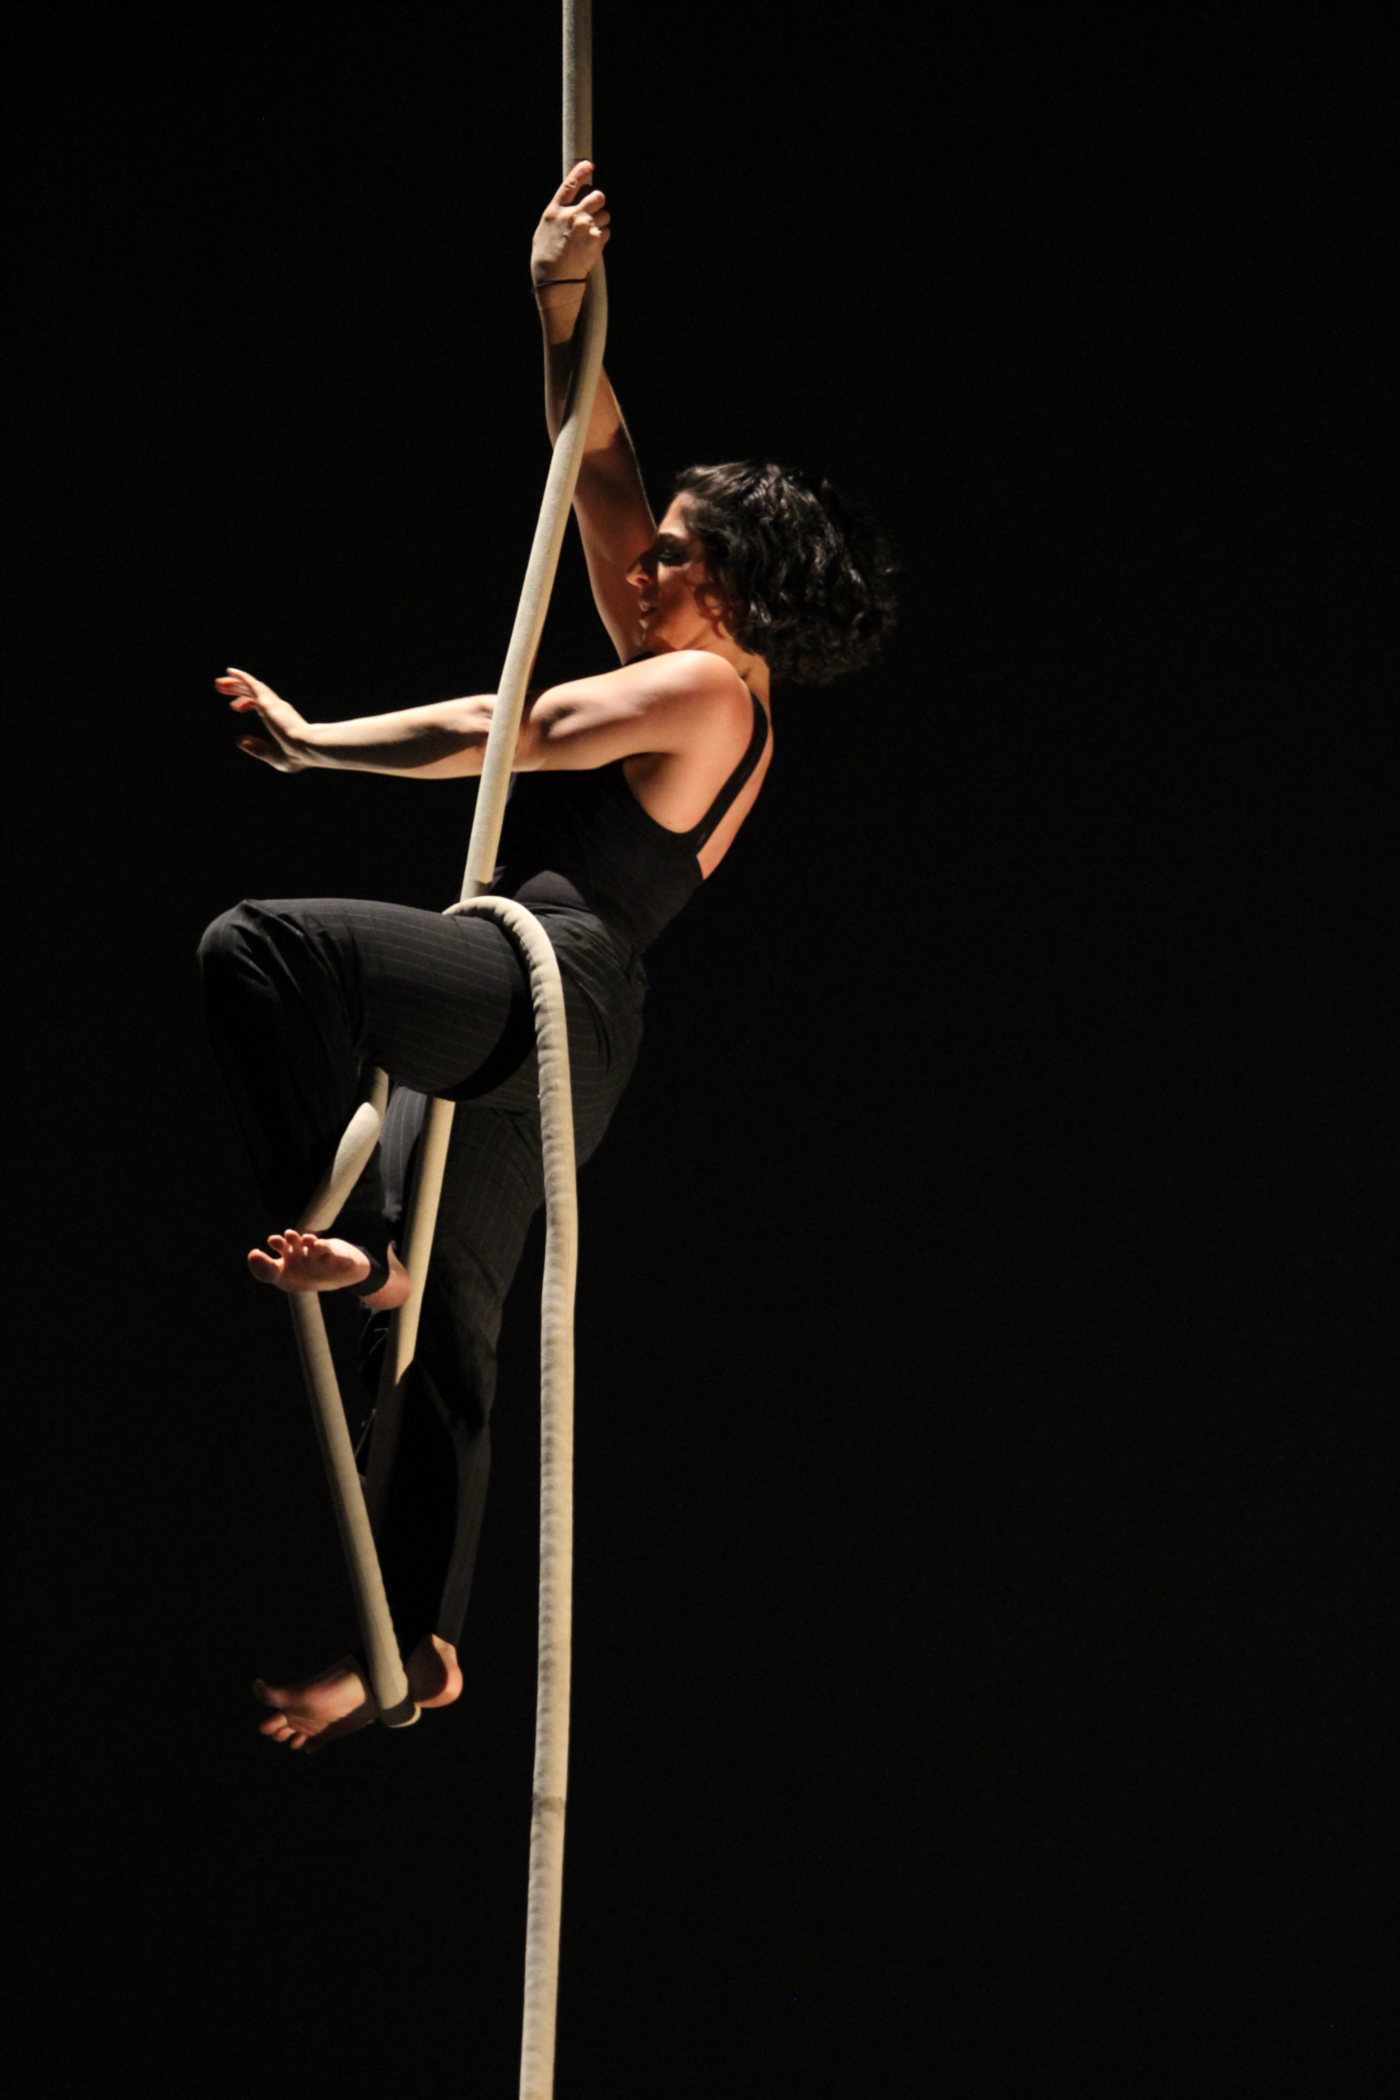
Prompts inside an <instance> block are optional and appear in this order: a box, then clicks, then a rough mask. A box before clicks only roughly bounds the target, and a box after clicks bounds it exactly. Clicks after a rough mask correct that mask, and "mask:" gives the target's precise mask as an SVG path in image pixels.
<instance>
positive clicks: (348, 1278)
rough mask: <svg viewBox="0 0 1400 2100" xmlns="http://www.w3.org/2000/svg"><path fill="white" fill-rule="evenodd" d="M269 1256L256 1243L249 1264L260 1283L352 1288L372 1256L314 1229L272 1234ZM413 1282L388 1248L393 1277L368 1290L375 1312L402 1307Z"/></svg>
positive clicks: (292, 1287)
mask: <svg viewBox="0 0 1400 2100" xmlns="http://www.w3.org/2000/svg"><path fill="white" fill-rule="evenodd" d="M267 1244H268V1246H269V1247H271V1249H272V1252H271V1254H264V1253H263V1250H262V1248H261V1247H254V1248H253V1250H252V1252H251V1253H250V1254H249V1256H248V1267H249V1269H250V1270H251V1272H252V1274H253V1276H254V1277H255V1278H256V1280H257V1281H258V1282H259V1283H270V1284H272V1285H273V1286H274V1288H275V1289H277V1290H279V1291H343V1290H352V1289H353V1288H354V1286H355V1285H356V1284H357V1283H363V1282H364V1280H365V1278H366V1277H367V1276H368V1275H369V1256H368V1255H367V1254H366V1253H365V1251H364V1248H363V1247H356V1246H354V1245H353V1244H352V1243H351V1242H350V1241H349V1240H332V1239H322V1238H321V1236H320V1235H319V1234H318V1233H315V1232H293V1231H292V1230H290V1229H288V1230H287V1231H286V1232H273V1233H269V1235H268V1241H267ZM411 1288H412V1285H411V1283H410V1281H409V1274H408V1271H407V1269H406V1268H405V1267H404V1265H403V1263H402V1262H401V1261H400V1260H399V1258H398V1256H397V1254H395V1252H394V1250H393V1248H392V1247H391V1248H390V1249H389V1280H388V1282H387V1283H384V1284H381V1285H380V1287H379V1289H378V1290H377V1291H371V1292H368V1293H367V1294H366V1296H365V1298H364V1303H365V1304H366V1305H369V1306H373V1307H374V1309H375V1310H376V1311H382V1312H392V1311H393V1309H394V1307H395V1306H396V1305H402V1304H403V1301H404V1299H405V1298H406V1297H407V1296H408V1294H409V1291H410V1289H411Z"/></svg>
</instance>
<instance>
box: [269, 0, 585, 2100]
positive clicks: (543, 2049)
mask: <svg viewBox="0 0 1400 2100" xmlns="http://www.w3.org/2000/svg"><path fill="white" fill-rule="evenodd" d="M590 15H591V0H564V173H565V174H566V175H567V174H568V172H569V170H570V168H571V167H572V166H573V165H574V163H575V161H577V160H582V159H585V158H590V157H591V155H592V130H593V83H592V24H591V19H590ZM606 330H607V289H606V285H605V282H604V278H603V265H602V263H601V261H599V262H598V263H596V264H595V265H594V268H593V270H592V272H591V274H590V275H589V278H588V282H587V287H586V289H585V292H584V300H583V309H582V313H581V315H580V319H579V329H578V334H577V335H576V337H575V341H576V343H577V345H578V348H577V351H576V354H575V360H574V374H573V380H572V383H571V386H570V389H569V398H568V402H567V405H566V408H565V412H564V422H563V426H562V428H561V430H560V433H559V438H558V441H557V443H556V445H555V447H554V457H553V460H552V461H551V464H550V469H549V479H548V481H547V483H546V484H545V493H544V502H543V505H542V506H541V509H540V517H539V523H538V525H537V526H536V528H535V538H534V544H533V546H532V547H531V550H530V562H529V567H528V568H527V570H526V573H525V585H524V589H523V590H522V592H521V594H520V604H519V607H518V609H517V611H516V615H515V626H514V629H513V631H512V633H511V638H510V647H509V649H508V650H507V652H506V661H505V669H504V670H503V671H502V673H501V679H500V689H499V693H498V696H497V701H496V710H495V714H494V717H493V719H492V723H491V734H490V738H489V740H488V742H487V746H486V754H485V760H484V763H483V766H482V772H481V788H480V791H479V794H478V796H477V804H476V816H475V819H474V821H473V824H472V834H471V843H470V846H469V847H468V851H467V865H466V872H465V874H464V876H463V879H462V895H461V899H460V901H459V902H458V903H456V904H454V905H451V906H450V907H449V910H450V911H451V912H465V911H484V912H489V913H490V914H491V916H492V917H493V918H495V919H497V920H499V921H500V923H501V925H502V926H503V927H504V928H505V930H506V932H507V934H508V935H509V937H510V938H511V940H512V941H514V942H515V944H516V946H517V947H518V948H519V949H520V951H521V953H522V956H523V958H524V961H525V963H526V966H527V968H528V970H529V974H530V989H531V994H532V997H533V1002H534V1012H535V1031H536V1036H537V1040H538V1046H539V1073H540V1125H541V1130H542V1134H543V1141H544V1186H545V1215H546V1239H545V1263H544V1299H543V1305H542V1309H541V1322H540V1328H541V1334H540V1361H541V1392H540V1447H541V1448H540V1631H539V1675H538V1689H537V1700H536V1710H535V1783H534V1807H533V1812H532V1816H531V1824H530V1891H529V1909H528V1915H527V1922H526V1928H525V2015H524V2027H523V2033H522V2040H521V2063H520V2100H548V2096H549V2095H550V2093H551V2092H552V2090H553V2085H554V2017H555V2000H556V1995H557V1987H558V1974H559V1915H560V1906H561V1900H562V1896H563V1871H564V1802H565V1794H566V1786H567V1771H568V1762H569V1647H570V1620H571V1613H572V1578H573V1405H574V1392H573V1385H574V1338H573V1306H574V1276H575V1271H576V1269H577V1264H578V1198H577V1189H576V1185H575V1179H574V1126H573V1099H572V1095H571V1093H570V1090H569V1041H568V1031H567V1026H566V1022H565V1014H564V991H563V985H562V983H561V981H560V976H559V966H558V964H557V962H556V961H555V959H554V950H553V949H552V948H551V946H550V944H549V941H548V939H547V938H546V936H545V933H544V929H543V928H542V927H541V925H540V923H539V921H538V920H537V919H535V918H533V917H532V916H531V914H530V913H529V912H528V911H526V910H525V909H524V907H523V906H522V905H519V904H516V903H514V902H513V901H512V900H511V899H509V898H506V897H487V896H485V895H483V892H484V891H485V890H486V888H487V886H488V884H489V883H490V881H491V879H492V875H493V872H494V869H495V864H496V850H497V847H498V845H499V843H500V836H501V825H502V822H503V820H504V817H505V805H506V795H507V792H508V790H509V787H510V777H511V765H512V760H513V758H514V755H515V745H516V739H517V737H518V735H519V733H520V722H521V717H522V715H523V713H524V709H525V689H526V683H527V680H528V679H529V676H530V671H531V668H532V666H533V664H534V660H535V653H536V651H537V649H538V647H539V641H540V635H541V633H542V631H543V628H544V621H545V614H546V613H547V611H548V609H549V598H550V592H551V590H552V588H553V584H554V575H555V570H556V569H557V567H558V563H559V550H560V548H561V546H562V544H563V539H564V528H565V526H566V525H567V523H568V518H569V508H570V505H571V503H572V502H573V494H574V485H575V483H576V481H577V480H578V472H579V466H580V463H581V461H582V457H583V446H584V440H585V437H586V435H587V432H588V424H589V419H590V417H591V415H592V412H593V397H594V394H595V392H596V391H597V385H598V374H599V372H600V370H601V369H602V362H603V341H604V336H605V334H606ZM388 1092H389V1083H388V1079H387V1077H386V1075H385V1074H384V1073H383V1072H380V1071H375V1072H374V1073H373V1074H372V1076H371V1079H370V1083H369V1086H368V1088H367V1092H366V1097H365V1099H364V1100H363V1101H362V1102H361V1104H360V1106H359V1108H358V1109H357V1110H356V1111H355V1114H354V1115H353V1117H352V1118H351V1120H350V1123H349V1125H348V1127H347V1129H346V1131H345V1135H344V1136H343V1137H342V1138H341V1141H340V1144H339V1146H338V1147H337V1149H336V1156H335V1159H334V1161H333V1163H332V1165H331V1167H330V1170H329V1172H328V1173H327V1174H326V1177H325V1179H324V1181H323V1182H322V1185H321V1187H320V1189H319V1190H318V1191H317V1193H316V1195H315V1197H314V1198H313V1200H312V1202H311V1204H310V1206H309V1208H308V1209H307V1211H306V1213H305V1215H304V1216H303V1217H302V1219H301V1221H300V1226H299V1230H301V1231H302V1232H318V1233H323V1232H325V1231H327V1230H328V1228H329V1227H330V1225H331V1224H332V1223H333V1221H334V1219H335V1218H336V1216H337V1214H338V1212H339V1211H340V1208H341V1206H342V1204H343V1203H344V1201H345V1199H346V1197H347V1196H348V1195H349V1193H350V1190H351V1189H352V1188H353V1186H354V1184H355V1182H356V1180H357V1179H358V1178H359V1174H360V1171H361V1169H362V1168H363V1166H364V1164H365V1162H366V1161H367V1160H368V1158H369V1156H370V1154H371V1152H372V1151H373V1150H374V1147H375V1145H376V1143H377V1142H378V1138H379V1130H380V1125H381V1123H382V1121H383V1116H384V1108H385V1104H386V1102H387V1100H388ZM452 1111H453V1104H452V1103H451V1102H450V1101H441V1100H438V1101H434V1102H433V1103H432V1106H431V1108H430V1109H429V1112H428V1117H427V1121H426V1125H425V1128H424V1132H423V1136H422V1139H421V1141H420V1144H419V1148H418V1153H419V1156H418V1167H417V1172H416V1175H415V1180H414V1187H413V1192H412V1195H411V1197H410V1199H409V1208H408V1224H407V1230H406V1238H407V1251H406V1260H407V1264H408V1272H409V1275H410V1277H411V1278H412V1290H411V1292H410V1294H409V1296H408V1298H407V1300H406V1301H405V1303H404V1304H403V1305H402V1306H400V1307H399V1309H398V1311H397V1312H396V1313H394V1315H393V1316H392V1321H391V1325H390V1329H389V1336H388V1341H387V1344H386V1347H385V1352H384V1367H383V1372H382V1375H381V1379H380V1386H379V1397H378V1403H377V1406H376V1409H375V1419H374V1433H373V1439H372V1442H371V1446H370V1456H369V1470H368V1480H367V1487H366V1488H365V1489H362V1488H361V1485H360V1477H359V1474H358V1472H357V1471H356V1468H355V1456H354V1451H353V1449H352V1446H351V1442H350V1434H349V1430H348V1428H347V1426H346V1420H345V1411H344V1409H343V1407H342V1406H341V1400H340V1390H339V1386H338V1385H337V1382H336V1376H335V1369H334V1366H333V1364H332V1361H331V1353H330V1348H329V1346H328V1344H327V1341H326V1329H325V1322H324V1320H323V1318H322V1315H321V1307H320V1301H319V1299H318V1298H317V1297H316V1295H315V1293H314V1292H308V1293H306V1294H300V1295H292V1296H289V1298H288V1301H287V1302H288V1304H289V1305H290V1307H291V1312H292V1324H293V1326H294V1328H295V1330H296V1338H297V1349H298V1352H299V1354H300V1356H301V1362H302V1368H303V1370H304V1372H305V1374H306V1384H307V1390H308V1392H309V1394H310V1397H311V1407H312V1413H313V1415H314V1417H315V1421H316V1430H317V1436H318V1439H319V1441H320V1445H321V1453H322V1456H323V1458H324V1459H325V1462H326V1472H327V1476H328V1478H329V1481H330V1489H331V1500H332V1502H333V1504H334V1506H335V1514H336V1521H337V1524H338V1526H339V1529H340V1536H341V1542H342V1544H343V1545H344V1548H345V1558H346V1562H347V1564H348V1567H349V1571H350V1582H351V1586H352V1588H353V1590H354V1593H355V1605H356V1609H357V1611H358V1613H359V1620H360V1629H361V1634H362V1636H363V1641H364V1651H365V1657H366V1661H367V1665H368V1669H369V1676H370V1682H371V1685H372V1687H373V1690H374V1696H375V1700H376V1702H377V1704H378V1707H379V1716H380V1719H381V1720H382V1721H384V1722H385V1723H386V1724H387V1725H388V1726H389V1727H390V1728H403V1727H407V1726H408V1724H409V1723H410V1722H413V1721H416V1720H417V1718H418V1709H417V1707H416V1706H415V1705H414V1703H413V1701H412V1699H411V1698H410V1696H409V1690H408V1679H407V1677H406V1676H405V1674H404V1667H403V1663H402V1661H401V1659H400V1656H399V1649H398V1642H397V1640H396V1639H395V1636H394V1628H393V1621H392V1620H391V1618H390V1615H389V1603H388V1599H387V1597H386V1595H385V1592H384V1578H383V1576H382V1575H381V1573H380V1568H379V1556H378V1553H377V1552H376V1550H375V1544H374V1526H375V1524H377V1523H378V1521H379V1520H380V1518H381V1517H382V1514H383V1509H384V1502H385V1495H386V1492H387V1489H388V1484H389V1477H390V1473H391V1471H392V1468H393V1462H394V1449H395V1445H396V1443H397V1440H398V1430H399V1419H400V1414H401V1411H402V1406H403V1397H404V1390H405V1385H406V1381H407V1378H408V1372H409V1367H410V1365H411V1364H412V1362H413V1352H414V1346H415V1343H416V1340H417V1335H418V1316H419V1311H420V1308H421V1306H422V1302H423V1285H424V1281H425V1278H426V1276H427V1272H428V1263H429V1259H430V1257H431V1254H432V1245H433V1228H434V1226H435V1224H436V1222H437V1211H438V1202H439V1199H440V1197H441V1194H442V1177H443V1169H444V1167H445V1165H446V1162H447V1146H448V1140H449V1138H450V1137H451V1134H452Z"/></svg>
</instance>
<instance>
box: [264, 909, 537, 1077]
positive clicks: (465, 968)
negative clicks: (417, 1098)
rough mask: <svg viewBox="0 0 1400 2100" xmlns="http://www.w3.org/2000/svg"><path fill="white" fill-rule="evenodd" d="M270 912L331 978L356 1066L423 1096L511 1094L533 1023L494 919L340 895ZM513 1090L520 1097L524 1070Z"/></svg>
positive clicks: (525, 991) (512, 954)
mask: <svg viewBox="0 0 1400 2100" xmlns="http://www.w3.org/2000/svg"><path fill="white" fill-rule="evenodd" d="M268 909H270V910H272V911H274V912H277V913H279V914H282V915H285V916H286V917H287V918H288V919H289V920H294V921H295V924H296V930H297V932H298V934H299V936H300V937H301V938H302V939H303V940H305V941H306V942H307V944H308V945H309V946H310V948H311V949H312V951H313V952H314V953H315V955H316V957H317V959H318V960H319V961H320V963H321V964H322V966H323V967H324V968H325V969H326V970H327V971H329V972H330V974H331V975H332V976H333V977H334V978H335V979H336V981H337V984H338V986H339V989H340V993H341V997H342V999H343V1001H344V1004H345V1012H346V1019H347V1022H348V1025H349V1030H350V1035H351V1038H352V1041H353V1043H354V1048H355V1052H356V1054H357V1056H358V1057H359V1058H360V1060H361V1061H362V1062H363V1063H365V1064H375V1065H382V1066H383V1067H384V1069H385V1070H386V1071H387V1072H389V1073H391V1074H392V1075H393V1076H394V1078H395V1079H398V1080H401V1081H402V1082H403V1083H404V1084H405V1085H406V1086H410V1087H413V1088H416V1089H417V1090H418V1091H419V1092H421V1093H425V1094H454V1095H456V1094H466V1095H470V1094H474V1093H476V1092H486V1091H490V1092H492V1093H493V1094H495V1093H497V1092H498V1091H499V1090H501V1089H504V1090H505V1091H506V1092H507V1093H509V1092H511V1091H512V1089H511V1088H510V1084H509V1083H510V1081H511V1080H512V1079H513V1078H514V1077H515V1075H517V1074H518V1073H519V1072H520V1068H521V1066H522V1065H523V1064H525V1063H526V1061H527V1060H529V1059H530V1057H531V1053H532V1051H533V1049H534V1024H533V1018H532V1013H531V1003H530V991H529V985H528V982H527V980H526V975H525V971H524V968H523V965H522V963H521V961H520V958H519V956H518V954H517V953H516V950H515V949H514V947H513V946H512V945H511V942H510V940H509V938H508V937H507V935H506V934H505V933H504V932H503V931H502V929H501V928H500V927H499V926H498V925H497V924H496V923H495V922H494V921H493V920H491V919H488V918H487V917H485V916H484V915H469V916H462V917H457V918H447V917H445V916H444V915H443V914H441V913H439V912H430V911H415V910H413V909H412V908H411V907H409V906H407V905H401V904H380V903H375V902H368V901H360V900H356V899H352V898H338V897H335V898H332V897H325V898H312V899H308V900H306V901H304V902H299V903H295V904H290V903H289V904H279V905H273V906H271V907H268ZM516 1090H518V1091H519V1094H520V1098H521V1101H522V1103H523V1102H525V1101H527V1100H528V1099H529V1097H530V1091H531V1089H530V1084H529V1082H528V1079H526V1080H524V1081H522V1082H521V1083H520V1084H519V1086H518V1089H516Z"/></svg>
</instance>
